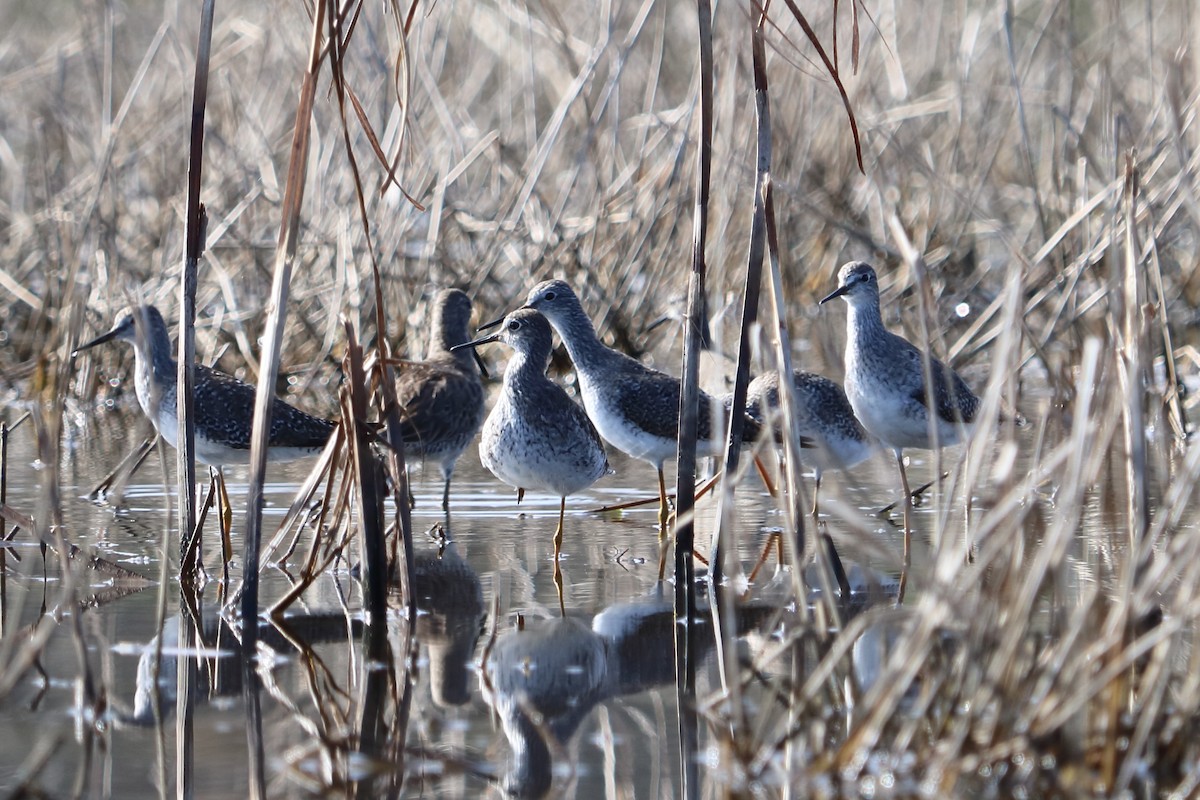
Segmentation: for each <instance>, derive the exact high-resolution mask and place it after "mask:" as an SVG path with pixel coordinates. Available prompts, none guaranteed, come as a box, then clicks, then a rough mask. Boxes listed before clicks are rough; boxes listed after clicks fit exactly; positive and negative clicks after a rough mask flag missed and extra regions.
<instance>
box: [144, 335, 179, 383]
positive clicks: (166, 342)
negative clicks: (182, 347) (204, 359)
mask: <svg viewBox="0 0 1200 800" xmlns="http://www.w3.org/2000/svg"><path fill="white" fill-rule="evenodd" d="M136 350H137V360H138V369H139V370H141V369H145V370H147V371H152V372H153V374H154V377H155V379H157V380H160V381H166V382H174V380H175V378H176V376H177V375H178V373H179V367H178V364H177V362H176V361H175V356H174V354H173V353H172V352H171V339H170V336H169V335H168V334H167V329H166V326H165V325H164V326H163V327H162V328H161V329H160V330H151V331H149V332H147V334H146V336H145V341H139V342H137V343H136ZM143 364H144V366H143Z"/></svg>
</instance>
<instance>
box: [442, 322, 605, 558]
mask: <svg viewBox="0 0 1200 800" xmlns="http://www.w3.org/2000/svg"><path fill="white" fill-rule="evenodd" d="M496 341H499V342H504V343H505V344H507V345H508V346H509V347H511V348H512V349H513V350H514V351H515V352H514V355H513V357H512V358H511V359H510V360H509V362H508V367H507V368H506V369H505V371H504V387H503V389H502V390H501V392H500V397H499V399H498V400H497V401H496V405H495V406H493V407H492V411H491V413H490V414H488V418H487V421H485V422H484V423H483V433H482V435H481V436H480V438H479V459H480V461H482V462H483V465H484V466H485V467H487V468H488V470H489V471H491V473H492V474H493V475H495V476H496V477H497V478H499V479H500V480H502V481H504V482H505V483H507V484H508V485H509V486H513V487H515V488H517V489H518V490H524V489H540V490H543V491H548V492H553V493H554V494H557V495H558V496H559V498H560V500H559V507H558V528H557V530H555V532H554V561H555V564H556V565H557V563H558V559H559V554H560V552H561V550H562V535H563V517H564V516H565V514H566V508H567V495H569V494H574V493H576V492H579V491H582V490H583V489H586V488H587V487H589V486H591V485H592V484H593V483H595V482H596V481H597V480H599V479H600V478H602V477H604V475H606V474H608V472H609V471H610V470H609V466H608V458H607V457H606V456H605V454H604V445H603V444H602V443H601V442H600V435H599V434H598V433H596V428H595V427H594V426H593V425H592V423H591V421H590V420H588V416H587V414H586V413H585V412H584V410H583V409H582V408H580V407H579V406H578V405H576V404H575V401H573V400H572V399H571V398H570V397H569V396H568V395H567V393H566V392H565V391H563V389H562V387H561V386H559V385H558V384H556V383H554V382H553V381H551V380H550V379H549V378H547V377H546V367H547V366H548V365H549V363H550V351H551V348H552V344H553V342H552V340H551V334H550V325H549V323H547V322H546V318H545V317H543V316H542V315H541V314H539V313H538V312H536V311H534V310H533V309H530V308H522V309H518V310H516V311H514V312H512V313H511V314H509V315H508V316H507V317H505V318H504V322H503V323H502V325H501V327H500V330H499V331H498V332H497V333H494V334H492V335H490V336H484V337H482V338H479V339H476V340H474V341H472V342H467V343H466V344H463V345H459V347H460V348H464V349H466V348H472V347H478V346H479V345H481V344H487V343H488V342H496ZM455 349H456V350H457V349H458V348H455ZM468 352H469V351H468Z"/></svg>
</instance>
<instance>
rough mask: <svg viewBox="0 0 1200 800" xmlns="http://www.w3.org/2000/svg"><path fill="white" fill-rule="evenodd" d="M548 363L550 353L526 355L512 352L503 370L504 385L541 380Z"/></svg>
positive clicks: (517, 351) (546, 351)
mask: <svg viewBox="0 0 1200 800" xmlns="http://www.w3.org/2000/svg"><path fill="white" fill-rule="evenodd" d="M549 363H550V351H549V350H543V351H541V352H538V353H526V352H522V351H520V350H514V351H513V354H512V358H510V359H509V360H508V366H507V367H506V368H505V369H504V383H505V384H506V385H510V384H515V383H518V382H526V381H530V380H542V379H545V377H546V367H547V365H548V364H549Z"/></svg>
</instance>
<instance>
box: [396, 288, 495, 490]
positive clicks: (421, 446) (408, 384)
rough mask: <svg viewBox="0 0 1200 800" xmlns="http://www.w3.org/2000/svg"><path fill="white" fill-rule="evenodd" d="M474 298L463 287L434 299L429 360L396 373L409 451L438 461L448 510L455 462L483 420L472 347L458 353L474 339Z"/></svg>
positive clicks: (402, 429)
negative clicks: (456, 346) (472, 299)
mask: <svg viewBox="0 0 1200 800" xmlns="http://www.w3.org/2000/svg"><path fill="white" fill-rule="evenodd" d="M470 322H471V299H470V298H469V297H467V295H466V294H465V293H463V292H462V291H460V290H458V289H443V290H442V291H440V292H438V294H437V297H435V298H434V301H433V304H432V306H431V311H430V320H429V346H428V348H427V349H426V351H425V360H424V361H418V362H405V363H403V365H402V366H401V367H400V369H399V371H398V374H397V376H396V400H397V402H398V403H399V405H400V434H401V437H402V438H403V440H404V448H405V453H406V454H407V455H411V456H416V457H419V458H423V459H426V460H428V461H433V462H435V463H436V464H437V465H438V467H439V468H440V469H441V471H442V481H443V486H442V509H443V510H445V509H448V508H449V507H450V477H451V476H452V475H453V474H454V464H455V462H456V461H458V457H459V456H460V455H462V452H463V450H465V449H466V448H467V445H468V444H470V443H471V440H472V439H474V438H475V433H476V432H477V431H478V430H479V426H480V424H481V423H482V422H483V384H482V383H481V382H480V379H479V369H478V367H477V366H476V364H475V359H474V358H473V356H472V353H471V351H470V350H465V351H458V352H452V348H453V347H454V346H455V345H460V344H463V343H464V342H466V341H467V340H468V339H470V338H471V337H470V335H469V334H468V329H469V327H470Z"/></svg>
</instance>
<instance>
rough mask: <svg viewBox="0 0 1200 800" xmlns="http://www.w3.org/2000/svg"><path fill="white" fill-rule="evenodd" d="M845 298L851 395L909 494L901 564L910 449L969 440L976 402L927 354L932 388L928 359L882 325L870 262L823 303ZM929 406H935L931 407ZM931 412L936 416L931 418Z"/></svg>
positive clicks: (852, 269) (844, 278)
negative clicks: (906, 457)
mask: <svg viewBox="0 0 1200 800" xmlns="http://www.w3.org/2000/svg"><path fill="white" fill-rule="evenodd" d="M835 297H840V298H842V299H843V300H845V301H846V304H847V306H849V312H848V314H847V316H846V396H847V397H848V398H849V399H850V405H851V406H852V407H853V408H854V414H855V416H857V417H858V419H859V421H860V422H861V423H862V425H863V427H864V428H866V429H867V431H868V432H869V433H870V434H871V435H872V436H874V437H876V438H877V439H879V440H880V441H881V442H883V443H884V444H885V445H887V446H888V447H890V448H891V449H892V452H893V453H894V454H895V456H896V465H897V466H898V467H899V469H900V484H901V487H902V488H903V490H904V501H903V502H904V563H905V564H908V563H909V545H910V542H911V539H912V525H911V518H910V511H911V506H912V497H911V494H910V492H909V488H908V475H907V474H906V473H905V470H904V456H903V453H902V450H903V449H904V448H906V447H915V448H918V449H924V450H931V449H934V448H938V447H945V446H947V445H952V444H957V443H958V442H960V441H962V440H963V439H965V438H966V436H967V434H968V433H969V431H970V428H971V425H972V423H974V422H975V415H976V414H977V413H978V412H979V406H980V401H979V398H978V397H976V396H975V394H974V393H973V392H972V391H971V390H970V389H969V388H968V387H967V384H966V383H964V382H963V379H962V378H960V377H959V376H958V373H956V372H955V371H954V370H952V369H950V368H949V367H947V366H946V365H945V364H943V363H942V362H940V361H938V360H937V359H936V358H933V357H932V356H929V374H930V377H931V378H932V380H933V383H932V385H928V384H927V383H926V382H925V366H924V361H925V357H924V356H923V354H922V353H921V351H920V350H918V349H917V348H916V347H914V346H913V345H912V344H911V343H910V342H908V341H907V340H905V339H904V338H902V337H900V336H897V335H896V334H894V333H891V332H889V331H888V330H887V329H886V328H884V327H883V317H882V316H881V315H880V313H879V280H878V278H877V277H876V275H875V270H874V269H873V268H872V267H871V265H870V264H867V263H865V262H863V261H852V262H850V263H848V264H844V265H842V268H841V269H840V270H838V288H837V289H835V290H834V291H832V292H831V293H830V294H829V296H827V297H826V298H825V299H823V300H822V301H821V302H822V303H828V302H829V301H830V300H832V299H834V298H835ZM931 401H932V404H933V405H932V408H931V406H930V402H931ZM931 411H932V413H930V412H931Z"/></svg>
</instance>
